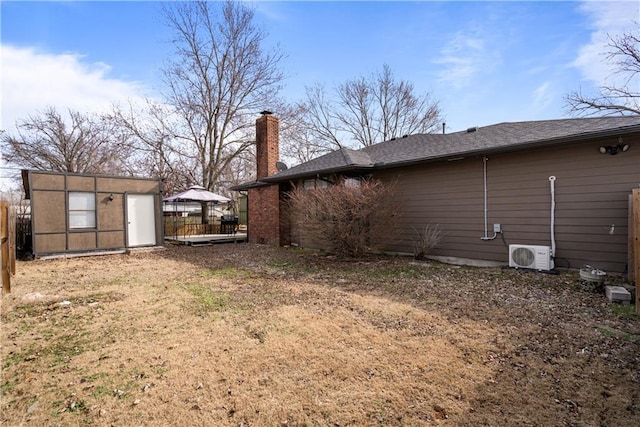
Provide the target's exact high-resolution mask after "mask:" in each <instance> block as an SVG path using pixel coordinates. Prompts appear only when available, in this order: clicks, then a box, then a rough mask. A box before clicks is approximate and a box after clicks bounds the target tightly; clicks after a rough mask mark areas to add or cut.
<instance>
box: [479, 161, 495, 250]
mask: <svg viewBox="0 0 640 427" xmlns="http://www.w3.org/2000/svg"><path fill="white" fill-rule="evenodd" d="M487 160H489V158H488V157H486V156H485V157H483V158H482V185H483V187H484V237H481V238H480V240H493V239H495V238H496V237H497V236H498V233H496V232H494V233H493V236H491V237H489V225H488V222H489V217H488V212H489V207H488V204H487Z"/></svg>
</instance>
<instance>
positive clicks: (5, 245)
mask: <svg viewBox="0 0 640 427" xmlns="http://www.w3.org/2000/svg"><path fill="white" fill-rule="evenodd" d="M0 216H1V218H0V236H1V237H2V251H1V254H2V256H1V257H2V294H3V295H4V294H8V293H9V292H11V276H13V275H14V274H16V215H15V210H14V209H11V208H10V207H9V202H7V201H0Z"/></svg>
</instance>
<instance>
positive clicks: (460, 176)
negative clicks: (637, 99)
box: [235, 116, 640, 272]
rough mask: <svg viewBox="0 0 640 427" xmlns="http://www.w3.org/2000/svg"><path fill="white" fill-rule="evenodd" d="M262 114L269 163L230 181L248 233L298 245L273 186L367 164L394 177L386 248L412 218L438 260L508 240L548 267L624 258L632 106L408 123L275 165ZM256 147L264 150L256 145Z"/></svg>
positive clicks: (608, 265) (490, 253)
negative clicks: (466, 125) (435, 234)
mask: <svg viewBox="0 0 640 427" xmlns="http://www.w3.org/2000/svg"><path fill="white" fill-rule="evenodd" d="M262 125H266V126H267V128H268V129H267V131H266V134H268V135H271V137H268V138H261V137H260V133H258V138H257V143H258V147H259V148H258V155H259V160H258V164H260V162H261V161H263V162H266V164H267V166H271V167H272V169H271V170H268V169H266V170H265V169H264V168H265V167H264V166H263V169H262V170H261V171H260V173H259V175H258V180H257V181H255V182H252V183H247V184H244V185H241V186H238V187H235V189H237V190H248V191H249V223H248V233H249V239H250V241H254V242H264V243H276V244H286V243H288V242H290V241H292V239H293V241H294V242H295V243H298V244H300V245H303V246H304V245H305V243H306V242H305V238H304V230H295V231H294V232H292V229H291V225H290V224H289V223H288V221H282V220H280V219H281V218H283V217H286V215H283V214H284V213H285V211H284V210H285V209H286V205H284V204H283V202H282V200H283V197H282V195H283V193H285V192H286V191H288V190H289V189H290V188H291V185H303V186H305V185H310V186H311V185H314V183H316V182H323V183H324V182H338V181H339V180H340V178H341V177H356V178H357V177H365V176H366V177H374V178H377V179H380V180H382V181H385V182H389V183H391V182H394V183H395V185H396V186H397V188H398V203H399V206H401V212H400V214H399V215H398V218H397V221H396V224H395V227H394V231H393V236H390V238H389V240H388V243H387V244H386V247H385V250H387V251H389V252H393V253H412V245H413V241H414V239H415V238H416V230H420V229H424V227H425V226H426V225H428V224H431V225H435V224H437V225H439V226H440V228H441V229H442V230H443V232H444V235H445V237H444V240H443V241H442V243H441V245H440V247H439V248H437V250H436V251H434V252H433V258H436V259H440V260H444V261H450V262H461V263H472V262H478V261H481V262H484V263H494V264H507V263H509V253H510V252H509V250H510V245H533V246H545V247H549V248H550V249H552V250H553V254H552V255H553V257H552V258H553V261H554V262H555V265H556V266H557V267H571V268H580V267H581V266H582V265H584V264H589V265H592V266H594V267H597V268H600V269H603V270H606V271H611V272H623V271H625V270H626V268H627V256H628V251H629V249H628V248H629V240H628V239H629V238H628V230H629V227H628V224H629V196H630V194H631V191H632V189H634V188H638V187H639V186H640V117H638V116H629V117H598V118H577V119H561V120H545V121H532V122H517V123H499V124H496V125H491V126H486V127H478V128H470V129H468V130H466V131H461V132H455V133H450V134H419V135H408V136H405V137H402V138H397V139H393V140H390V141H385V142H382V143H379V144H375V145H372V146H370V147H366V148H363V149H361V150H351V149H348V148H343V149H341V150H337V151H334V152H331V153H329V154H326V155H324V156H321V157H318V158H316V159H313V160H311V161H309V162H306V163H303V164H301V165H298V166H295V167H292V168H290V169H287V170H284V171H276V170H275V161H276V160H277V131H274V130H272V129H271V130H270V128H269V126H277V118H275V117H273V116H266V118H265V116H263V117H261V118H260V119H258V122H257V126H258V127H259V126H262ZM269 132H271V133H269ZM261 144H262V145H265V146H269V147H271V148H270V149H266V148H262V149H261V148H260V146H261ZM261 150H262V151H261ZM265 150H266V151H267V152H269V153H271V154H269V155H262V154H261V153H263V152H265ZM269 150H271V151H269ZM274 153H275V154H274ZM258 189H260V190H258ZM267 189H269V190H267ZM258 191H259V193H258ZM266 192H271V193H269V194H270V195H269V196H265V194H266ZM258 194H259V196H256V195H258ZM252 197H253V201H252ZM252 211H253V214H252ZM494 230H496V231H495V232H494Z"/></svg>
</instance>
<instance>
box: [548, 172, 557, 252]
mask: <svg viewBox="0 0 640 427" xmlns="http://www.w3.org/2000/svg"><path fill="white" fill-rule="evenodd" d="M549 185H550V186H551V256H552V257H555V256H556V231H555V223H556V177H555V176H553V175H551V176H550V177H549Z"/></svg>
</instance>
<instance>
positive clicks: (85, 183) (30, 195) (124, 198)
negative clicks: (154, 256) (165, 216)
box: [22, 170, 164, 257]
mask: <svg viewBox="0 0 640 427" xmlns="http://www.w3.org/2000/svg"><path fill="white" fill-rule="evenodd" d="M22 181H23V186H24V189H25V193H26V195H27V199H29V200H30V201H31V251H32V254H33V255H34V256H35V257H45V256H52V255H53V256H55V255H72V254H92V253H97V252H113V251H123V250H125V249H128V248H134V247H144V246H156V245H161V244H163V240H164V235H163V229H162V222H161V220H162V210H161V204H160V203H161V190H162V182H161V180H159V179H147V178H134V177H120V176H105V175H86V174H69V173H58V172H45V171H35V170H24V171H22Z"/></svg>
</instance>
